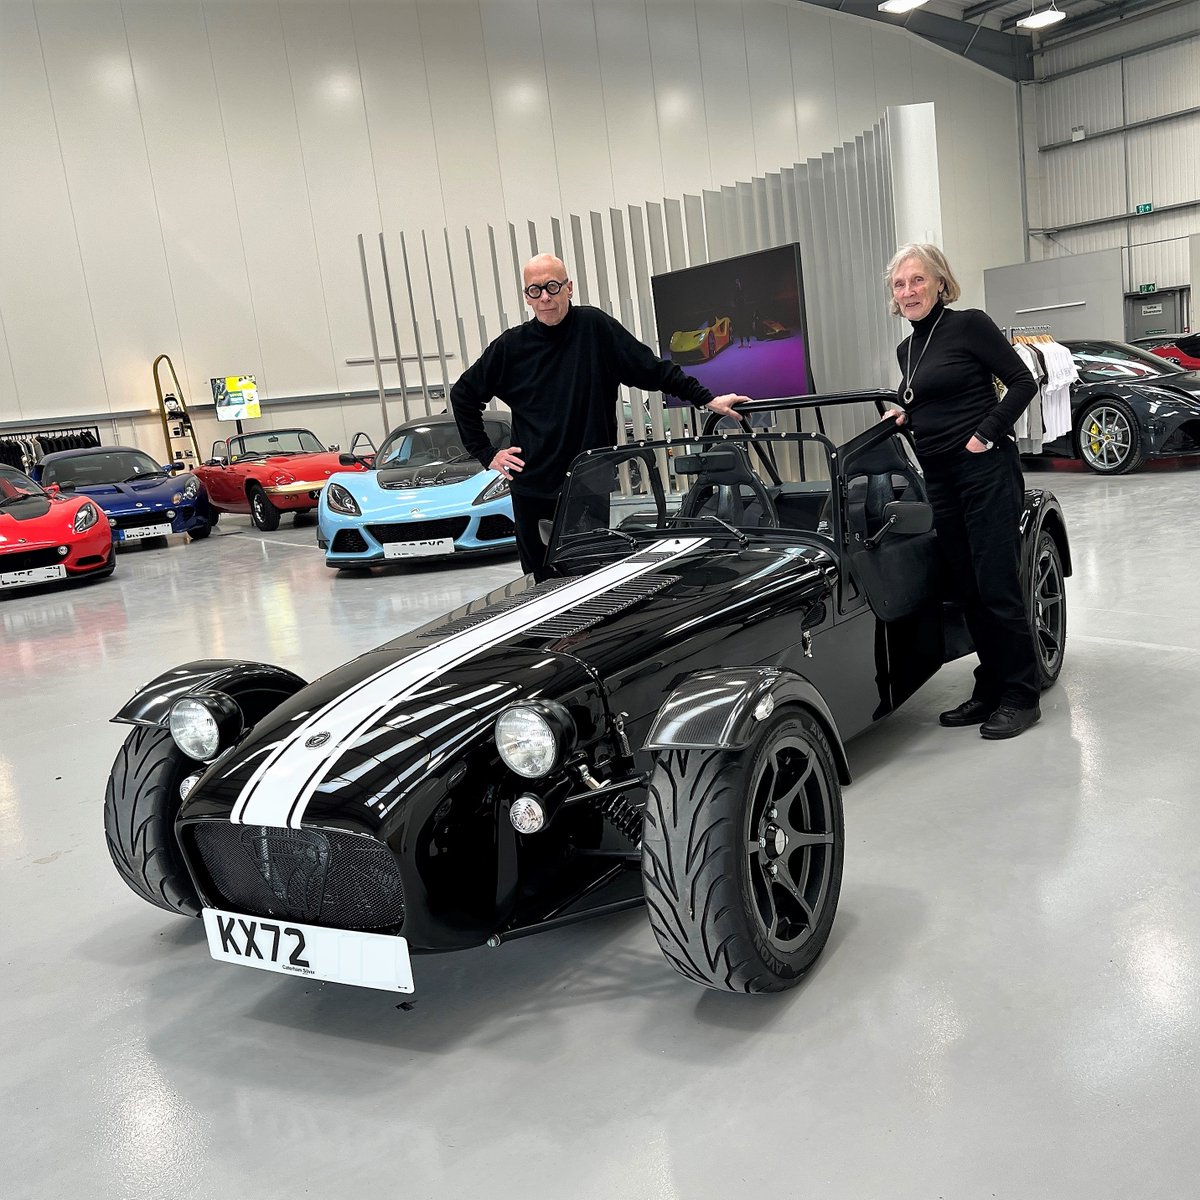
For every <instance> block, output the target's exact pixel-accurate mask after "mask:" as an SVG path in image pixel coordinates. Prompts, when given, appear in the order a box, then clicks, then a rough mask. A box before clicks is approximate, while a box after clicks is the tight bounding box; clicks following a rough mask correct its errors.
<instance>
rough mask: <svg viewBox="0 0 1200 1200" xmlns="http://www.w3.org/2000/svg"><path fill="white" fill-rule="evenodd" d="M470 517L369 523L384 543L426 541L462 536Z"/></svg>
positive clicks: (371, 529)
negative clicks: (382, 523) (388, 523)
mask: <svg viewBox="0 0 1200 1200" xmlns="http://www.w3.org/2000/svg"><path fill="white" fill-rule="evenodd" d="M470 520H471V518H470V517H445V518H443V519H442V520H438V521H404V522H403V523H401V524H397V525H368V526H367V530H368V531H369V532H370V534H371V536H372V537H373V538H374V539H375V540H376V541H377V542H379V543H381V544H382V545H385V546H386V545H387V544H388V543H389V542H424V541H428V540H431V539H433V538H460V537H462V535H463V531H464V530H465V529H466V527H467V525H468V524H469V523H470Z"/></svg>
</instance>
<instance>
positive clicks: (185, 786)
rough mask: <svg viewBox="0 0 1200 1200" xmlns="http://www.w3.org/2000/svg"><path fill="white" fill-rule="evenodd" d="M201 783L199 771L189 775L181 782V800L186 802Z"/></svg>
mask: <svg viewBox="0 0 1200 1200" xmlns="http://www.w3.org/2000/svg"><path fill="white" fill-rule="evenodd" d="M199 782H200V772H199V771H197V772H196V773H195V774H194V775H188V776H187V777H186V778H184V779H181V780H180V781H179V798H180V800H186V799H187V798H188V793H189V792H190V791H191V790H192V788H194V787H195V786H196V784H197V783H199Z"/></svg>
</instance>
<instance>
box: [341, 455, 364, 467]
mask: <svg viewBox="0 0 1200 1200" xmlns="http://www.w3.org/2000/svg"><path fill="white" fill-rule="evenodd" d="M338 462H339V463H340V464H341V465H342V466H343V467H358V466H361V465H362V459H361V458H359V457H358V455H357V454H339V455H338Z"/></svg>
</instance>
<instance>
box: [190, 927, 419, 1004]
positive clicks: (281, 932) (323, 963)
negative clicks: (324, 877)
mask: <svg viewBox="0 0 1200 1200" xmlns="http://www.w3.org/2000/svg"><path fill="white" fill-rule="evenodd" d="M204 932H205V933H206V934H207V936H208V950H209V953H210V954H211V955H212V956H213V958H215V959H217V961H218V962H228V963H237V964H238V965H239V966H242V967H257V968H258V969H259V970H260V971H276V972H278V973H279V974H281V975H300V976H302V977H304V978H306V979H323V980H325V981H327V982H329V983H349V984H352V985H353V986H354V987H367V988H379V989H380V990H381V991H385V992H411V991H412V990H413V978H412V967H411V966H410V964H409V958H408V942H407V941H406V940H405V939H404V938H402V937H392V936H390V935H387V934H382V933H361V932H359V931H358V930H355V929H327V928H325V927H324V926H323V925H300V924H297V923H296V922H295V921H286V920H284V921H268V920H266V919H264V918H263V917H247V916H245V915H243V914H242V913H232V912H224V911H222V910H220V909H216V908H206V909H205V910H204Z"/></svg>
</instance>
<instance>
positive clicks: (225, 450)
mask: <svg viewBox="0 0 1200 1200" xmlns="http://www.w3.org/2000/svg"><path fill="white" fill-rule="evenodd" d="M362 470H365V468H364V467H363V466H362V464H361V463H358V464H355V465H354V466H349V465H346V464H344V463H342V462H339V460H338V452H337V451H336V450H327V449H326V448H325V446H324V445H323V444H322V443H321V441H320V439H319V438H318V437H317V436H316V434H314V433H312V432H310V431H309V430H307V429H269V430H264V431H263V432H262V433H242V434H238V435H237V436H236V437H231V438H227V439H226V440H225V441H220V442H214V443H213V448H212V457H211V458H210V459H209V460H208V462H206V463H205V464H204V465H203V466H202V467H197V468H196V472H195V473H196V475H197V477H198V478H199V479H200V482H201V483H203V484H204V486H205V487H206V488H207V489H208V499H209V503H210V504H211V505H212V514H213V522H214V523H215V522H216V519H217V517H218V516H219V515H220V514H221V513H223V512H231V513H249V514H250V520H251V521H253V522H254V525H255V528H257V529H262V530H265V531H267V532H270V530H272V529H278V528H279V518H280V517H281V516H282V515H283V514H284V513H285V512H294V513H297V514H299V513H307V512H312V510H313V509H314V508H316V507H317V500H318V499H319V498H320V495H321V489H322V488H323V487H324V486H325V481H326V480H327V479H328V478H329V476H330V475H332V474H333V473H334V472H335V471H362Z"/></svg>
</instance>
